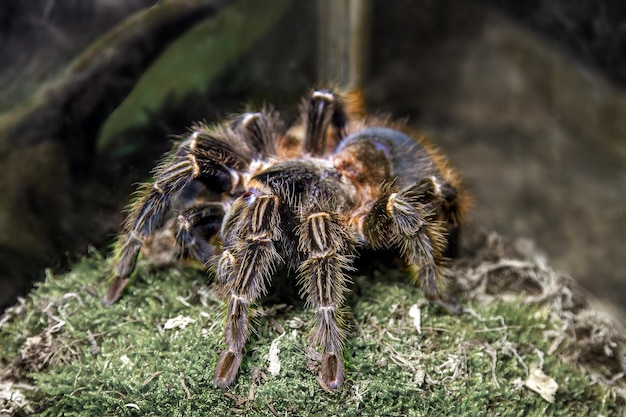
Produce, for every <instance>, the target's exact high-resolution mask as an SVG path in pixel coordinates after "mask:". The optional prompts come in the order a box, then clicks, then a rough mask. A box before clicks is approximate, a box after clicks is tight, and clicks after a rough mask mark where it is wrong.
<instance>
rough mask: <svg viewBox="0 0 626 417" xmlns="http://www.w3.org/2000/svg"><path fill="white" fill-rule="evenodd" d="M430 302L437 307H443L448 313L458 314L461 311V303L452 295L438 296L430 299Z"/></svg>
mask: <svg viewBox="0 0 626 417" xmlns="http://www.w3.org/2000/svg"><path fill="white" fill-rule="evenodd" d="M430 302H431V303H433V304H436V305H438V306H439V307H442V308H445V309H446V310H447V311H448V313H450V314H454V315H459V314H461V313H463V305H462V304H461V303H459V302H458V301H457V300H456V298H454V297H445V298H438V299H434V300H430Z"/></svg>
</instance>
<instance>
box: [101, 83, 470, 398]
mask: <svg viewBox="0 0 626 417" xmlns="http://www.w3.org/2000/svg"><path fill="white" fill-rule="evenodd" d="M399 129H401V128H400V127H398V126H395V127H394V125H393V124H392V123H390V122H388V121H387V120H384V119H379V118H372V117H367V116H365V115H364V113H363V111H362V109H361V105H360V101H359V100H358V96H357V95H356V94H345V93H342V92H338V91H332V90H315V91H312V92H311V93H310V94H309V95H308V96H307V97H306V98H305V99H304V100H303V104H302V116H301V118H300V120H299V121H298V123H296V124H295V125H294V126H292V127H290V128H288V127H287V126H286V125H285V124H284V123H283V122H282V121H281V120H280V119H279V117H278V114H277V113H276V112H274V111H272V110H269V109H264V110H261V111H260V112H254V113H253V112H249V113H244V114H241V115H237V116H234V117H232V118H231V119H230V120H228V121H226V122H224V123H222V124H218V125H216V126H206V125H204V124H200V125H197V126H195V127H194V128H193V131H192V132H191V133H190V134H189V135H188V136H187V137H186V138H183V139H182V140H181V141H180V142H179V143H178V144H177V145H176V146H175V147H174V148H173V149H172V151H171V152H170V153H169V154H168V155H167V156H166V157H165V158H164V159H163V161H162V162H161V164H160V165H158V166H157V167H156V169H155V170H154V181H153V182H151V183H147V184H145V185H143V186H142V187H141V189H140V190H139V192H138V195H137V198H136V199H135V201H134V202H133V203H132V204H131V206H130V209H129V214H128V217H127V219H126V222H125V224H124V227H123V231H122V233H121V235H120V238H119V245H118V250H117V254H116V265H115V271H114V274H115V277H114V280H113V283H112V284H111V286H110V287H109V290H108V293H107V294H106V296H105V297H104V299H103V302H104V303H105V304H110V303H113V302H115V301H116V300H117V299H118V298H119V297H120V295H121V293H122V290H123V289H124V287H125V286H126V284H127V281H128V277H129V275H130V274H131V272H132V271H133V269H134V268H135V263H136V259H137V256H138V253H139V251H140V249H141V246H142V244H143V242H144V241H145V240H146V239H147V238H149V237H151V235H152V234H153V233H154V232H155V231H156V229H157V228H159V227H161V226H162V225H163V224H164V223H165V221H166V220H167V219H170V220H171V219H173V221H170V223H171V225H172V226H171V227H172V228H173V229H174V235H175V238H176V240H177V242H178V244H179V245H180V246H181V247H182V248H183V250H184V251H185V253H187V254H189V255H192V256H193V257H195V258H197V259H198V260H199V261H200V262H203V263H205V264H208V263H210V262H215V264H216V275H217V283H218V285H219V286H220V287H221V289H222V290H223V295H224V298H225V300H226V302H227V303H228V308H227V312H226V318H225V331H224V333H225V342H226V349H225V350H224V351H223V352H222V354H221V355H220V357H219V360H218V362H217V366H216V369H215V379H214V382H215V384H216V385H217V386H218V387H220V388H226V387H228V386H230V385H231V384H232V383H233V381H234V380H235V377H236V376H237V372H238V369H239V366H240V364H241V360H242V352H243V349H244V345H245V343H246V340H247V338H248V335H249V333H250V327H249V318H248V312H249V309H250V306H251V305H252V304H253V303H254V302H255V300H257V299H258V298H259V296H261V295H263V294H265V293H266V292H267V290H268V287H269V285H270V283H271V280H272V276H273V275H274V273H275V270H276V268H277V267H279V266H280V265H283V264H284V265H286V266H287V268H289V270H290V271H293V272H295V274H296V275H297V279H298V284H299V286H300V288H301V289H300V293H301V296H302V297H304V298H305V300H306V304H307V306H308V307H311V308H314V309H315V310H316V323H315V325H314V328H313V330H312V331H311V333H310V338H309V341H310V343H311V344H312V345H313V346H315V347H316V348H319V349H320V350H321V355H322V361H321V379H322V382H323V384H325V385H326V386H327V387H329V388H331V389H337V388H339V387H340V386H341V385H342V383H343V379H344V369H343V368H344V367H343V344H344V341H345V338H346V332H347V331H346V323H345V321H346V319H345V316H346V310H345V308H344V307H343V304H344V299H345V296H346V292H347V287H348V284H349V283H350V278H349V275H348V273H349V272H350V271H351V270H352V269H353V267H352V265H353V260H354V257H355V256H357V250H358V248H371V249H374V250H377V249H392V250H395V251H397V253H398V254H399V255H400V256H401V257H402V258H403V259H404V261H405V262H406V263H407V265H408V270H409V272H410V275H411V277H412V278H413V279H414V280H415V282H416V283H421V288H422V290H423V292H424V294H425V296H426V297H427V298H428V299H430V300H432V301H434V302H436V303H438V304H440V305H442V306H444V307H445V308H447V309H448V310H450V311H452V312H460V310H461V309H462V308H461V307H460V305H459V304H457V303H456V301H455V300H454V299H452V298H451V297H449V296H447V295H446V293H445V291H444V290H443V282H444V276H445V271H446V269H445V268H446V254H449V253H451V252H452V251H453V250H454V246H455V244H456V242H455V240H456V236H457V233H458V228H459V223H460V221H461V217H462V216H461V213H462V208H463V206H464V198H463V194H462V192H461V188H460V183H459V180H458V178H457V176H456V175H455V174H454V173H453V171H452V170H451V169H449V168H448V167H447V165H446V162H445V160H444V159H443V158H442V157H440V156H438V155H436V154H435V153H434V152H433V151H432V149H430V148H429V147H428V146H427V145H425V144H424V143H422V142H420V141H417V140H415V139H413V138H412V137H410V136H409V135H407V134H406V133H403V132H401V131H400V130H399ZM213 259H214V260H215V261H213Z"/></svg>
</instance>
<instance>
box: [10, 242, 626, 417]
mask: <svg viewBox="0 0 626 417" xmlns="http://www.w3.org/2000/svg"><path fill="white" fill-rule="evenodd" d="M502 247H503V246H502V242H501V240H499V238H497V237H496V238H494V236H493V235H492V236H491V237H489V236H483V237H481V239H480V242H479V244H476V245H474V246H473V247H472V248H470V249H469V250H466V251H465V252H466V253H468V256H467V257H466V258H462V259H460V260H459V261H457V262H456V263H455V265H454V268H453V273H454V275H455V276H456V277H457V278H458V280H457V283H458V288H459V289H461V290H462V291H463V293H462V295H461V296H460V298H461V300H462V301H463V303H464V305H465V307H466V310H467V313H466V314H463V315H460V316H451V315H449V314H447V313H446V312H444V311H443V310H441V309H440V308H438V307H435V306H432V305H429V304H427V303H424V302H422V301H421V300H423V297H422V294H421V291H420V290H419V289H418V288H416V287H415V286H413V285H411V283H410V282H409V280H407V279H404V275H403V273H402V272H401V271H397V270H393V269H380V268H373V269H372V271H373V272H371V273H370V272H367V273H364V274H362V275H356V276H355V277H354V280H355V284H354V291H353V295H352V297H351V301H350V303H351V308H352V312H353V315H352V332H351V336H350V337H349V339H348V342H347V346H346V351H345V362H346V370H347V377H346V382H345V384H344V386H343V388H342V389H341V390H339V391H338V392H329V391H326V390H324V389H323V388H322V387H321V386H320V385H319V383H318V381H317V373H318V361H317V359H318V358H317V353H316V352H315V351H314V350H312V349H310V348H309V347H308V345H307V333H308V329H309V328H310V325H309V324H310V322H311V320H312V319H313V315H312V314H311V312H310V311H308V310H306V309H303V308H302V306H301V303H299V302H298V303H297V304H295V305H292V304H293V303H280V304H276V303H274V302H271V301H269V300H268V301H266V302H265V303H262V304H261V306H259V307H258V308H257V309H256V310H255V312H254V316H255V322H256V325H255V329H256V333H255V334H254V335H253V336H252V337H251V338H250V341H249V342H248V344H247V352H246V355H245V357H244V361H243V364H242V367H241V370H240V373H239V377H238V379H237V381H236V384H235V385H234V386H233V387H232V389H230V390H228V391H222V390H220V389H217V388H215V387H214V386H213V382H212V379H213V367H214V366H215V363H216V359H217V355H218V353H219V352H220V351H221V350H222V349H223V341H222V328H221V327H222V314H223V305H222V302H221V301H220V300H219V299H218V297H217V296H216V295H215V292H214V291H213V290H212V288H211V285H210V279H209V277H208V276H207V273H206V272H204V271H202V270H199V269H194V268H189V267H180V266H177V267H172V268H168V269H165V270H158V271H151V270H150V268H149V267H148V265H146V264H145V263H143V264H142V265H140V268H139V270H138V272H137V274H136V277H135V281H134V282H133V283H132V284H131V286H130V287H129V288H128V290H127V292H126V294H125V295H124V296H123V297H122V299H121V300H120V301H119V302H118V303H117V304H115V305H113V306H111V307H102V306H101V305H100V297H101V295H102V294H103V293H104V290H105V287H106V277H107V276H108V274H109V272H108V271H109V267H110V266H109V264H108V261H107V260H106V259H104V258H103V257H102V256H101V255H100V254H98V253H93V254H91V256H89V257H87V258H85V259H84V260H83V261H81V262H80V263H78V264H77V265H75V267H74V268H73V270H72V271H71V272H69V273H66V274H63V275H58V276H53V275H52V274H49V275H48V277H47V279H46V280H45V282H43V283H41V284H39V285H38V287H37V288H36V289H35V290H34V291H33V292H32V293H31V294H30V295H29V296H28V297H27V299H25V300H23V301H21V302H20V303H19V304H18V305H16V306H14V307H12V308H10V309H9V310H7V311H6V312H5V314H4V316H3V317H2V319H0V331H1V334H2V337H1V339H0V348H1V351H0V360H1V362H0V364H1V367H2V369H1V370H0V371H1V374H0V376H1V379H2V381H0V382H2V384H1V385H2V387H3V388H4V391H6V392H5V393H2V397H0V408H3V409H4V410H5V411H7V412H15V413H18V414H28V413H30V412H33V411H36V412H40V413H41V415H50V416H58V415H64V416H73V415H77V416H78V415H80V416H83V415H102V416H105V415H120V416H127V415H128V416H131V415H143V416H163V415H171V416H182V415H185V416H193V415H220V416H223V415H234V414H242V415H328V416H330V415H342V416H344V415H348V416H349V415H364V416H366V415H377V416H404V415H407V416H430V415H456V416H476V415H499V416H522V415H523V416H532V415H555V416H566V415H604V416H610V415H623V414H624V401H623V393H624V391H623V390H624V388H623V387H624V374H623V371H624V357H623V352H624V350H623V349H622V343H623V339H622V335H620V334H619V333H618V332H614V331H613V330H611V329H612V328H611V327H610V326H609V325H607V326H605V327H602V326H600V325H598V324H597V323H598V320H595V321H594V323H595V324H594V326H595V327H593V326H591V327H589V328H588V329H587V333H584V332H583V330H582V327H581V326H582V324H581V323H582V322H581V320H582V319H581V317H584V314H587V313H585V311H587V312H589V311H590V310H589V308H588V307H586V304H585V303H584V302H581V301H580V300H579V299H578V297H577V296H576V295H575V291H574V292H572V291H571V288H573V287H572V286H571V285H573V284H571V281H569V280H567V279H565V278H563V277H562V276H560V275H558V274H556V273H554V272H553V271H551V270H549V269H548V268H547V267H545V266H542V265H541V263H540V262H539V263H538V262H534V261H532V260H529V259H524V258H522V257H519V256H518V258H512V257H510V256H508V255H507V254H506V250H508V249H506V250H505V249H502ZM542 271H543V272H542ZM542 274H543V275H542ZM550 274H552V275H551V276H552V278H549V276H550ZM554 277H560V278H558V279H556V280H555V278H554ZM507 280H508V281H507ZM498 283H499V284H502V285H500V286H498V285H496V284H498ZM528 283H531V284H528ZM532 283H535V284H536V288H535V289H533V285H535V284H532ZM546 283H550V284H549V285H548V284H546ZM559 283H560V284H559ZM527 284H528V285H527ZM566 284H567V285H566ZM557 288H560V290H558V291H557V290H556V289H557ZM566 289H568V290H567V291H566ZM568 291H569V294H570V295H571V296H569V298H568V297H566V296H563V295H564V294H565V295H567V293H568ZM567 300H570V301H572V302H571V303H570V304H568V303H567ZM557 304H559V305H560V306H561V307H559V308H557ZM581 314H582V316H581ZM568 317H570V319H571V320H570V319H568ZM600 328H602V329H604V331H603V332H600V331H599V329H600ZM577 331H578V332H579V334H578V335H577V336H576V334H575V333H576V332H577ZM572 333H574V336H576V337H573V335H572ZM591 340H595V341H596V343H599V345H602V344H604V348H603V351H602V352H595V351H594V349H595V348H593V347H591V346H592V344H591ZM583 342H584V343H583ZM581 343H582V344H581ZM585 343H586V344H585ZM599 345H598V346H599ZM593 346H596V345H593ZM574 352H577V354H576V355H575V354H574ZM620 373H621V374H620ZM555 384H558V388H557V389H556V392H555V393H554V392H553V391H554V388H555V387H556V385H555ZM609 385H611V386H609ZM538 392H540V393H541V395H540V394H539V393H538ZM7 393H10V396H8V394H7ZM552 396H553V397H552ZM4 397H7V398H4Z"/></svg>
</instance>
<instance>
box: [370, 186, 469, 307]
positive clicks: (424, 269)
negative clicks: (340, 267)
mask: <svg viewBox="0 0 626 417" xmlns="http://www.w3.org/2000/svg"><path fill="white" fill-rule="evenodd" d="M435 181H437V179H436V178H427V179H424V180H423V181H421V182H420V183H418V184H415V185H413V186H409V187H407V188H404V189H402V190H398V191H397V192H391V193H386V194H385V195H384V196H383V197H381V198H380V199H378V200H377V201H376V202H375V203H374V204H373V206H372V208H371V211H370V212H369V213H368V214H367V215H366V216H365V219H364V221H363V223H362V225H361V227H362V233H363V235H364V236H365V238H366V240H367V241H369V242H370V244H371V245H372V246H373V247H375V248H376V247H378V248H382V247H394V248H397V249H398V250H399V251H400V253H401V255H402V257H403V258H404V260H405V261H406V262H407V264H408V266H409V272H410V274H411V277H412V278H413V279H414V280H415V282H421V288H422V291H423V292H424V295H425V296H426V298H428V299H429V300H430V301H432V302H434V303H436V304H438V305H440V306H442V307H444V308H445V309H446V310H448V311H450V312H451V313H453V314H459V313H461V312H462V311H463V307H462V306H461V305H460V304H459V303H458V302H457V301H456V300H455V299H454V298H452V297H450V296H449V295H447V294H446V292H445V289H444V279H445V275H444V274H445V262H446V259H445V257H444V253H445V251H446V248H447V246H448V239H447V226H446V223H445V222H444V221H441V220H439V218H440V217H441V204H442V196H441V195H440V193H439V190H440V189H441V187H438V186H437V185H438V184H437V183H435Z"/></svg>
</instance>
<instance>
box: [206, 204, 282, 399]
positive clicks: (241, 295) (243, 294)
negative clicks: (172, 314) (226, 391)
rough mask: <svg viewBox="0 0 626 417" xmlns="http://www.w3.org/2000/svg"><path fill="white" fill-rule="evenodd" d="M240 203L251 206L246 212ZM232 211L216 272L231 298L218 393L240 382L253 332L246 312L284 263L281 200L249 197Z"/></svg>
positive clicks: (217, 379)
mask: <svg viewBox="0 0 626 417" xmlns="http://www.w3.org/2000/svg"><path fill="white" fill-rule="evenodd" d="M242 203H247V205H246V206H245V207H242V206H243V204H242ZM233 206H234V210H236V211H237V214H235V218H232V217H231V218H227V219H225V222H224V223H225V227H224V228H223V230H222V240H223V241H224V245H225V250H224V251H223V252H222V256H221V258H220V260H219V263H218V270H217V274H218V280H219V281H220V282H222V283H223V291H224V293H225V295H226V297H228V308H227V312H226V321H225V330H224V335H225V341H226V346H227V348H226V350H224V351H223V352H222V354H221V355H220V357H219V359H218V362H217V365H216V367H215V378H214V383H215V385H216V386H218V387H219V388H227V387H228V386H230V385H231V384H232V383H233V381H234V380H235V377H236V376H237V372H238V370H239V366H240V364H241V359H242V351H243V348H244V345H245V343H246V340H247V339H248V335H249V331H250V330H249V320H248V309H249V307H250V305H251V304H252V303H254V301H255V300H256V299H257V298H258V297H259V296H261V295H263V294H265V293H266V291H267V286H268V284H269V281H270V278H271V276H272V274H273V272H274V270H275V267H276V264H277V263H279V262H281V261H282V259H281V257H280V255H279V254H278V251H277V249H276V246H275V244H276V243H277V242H278V241H279V240H280V239H281V236H282V231H281V228H280V213H279V208H280V204H279V201H278V197H276V196H275V195H271V194H260V195H259V194H257V193H253V192H250V193H247V194H244V196H242V197H240V198H239V199H238V200H237V201H236V202H235V203H234V204H233Z"/></svg>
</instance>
